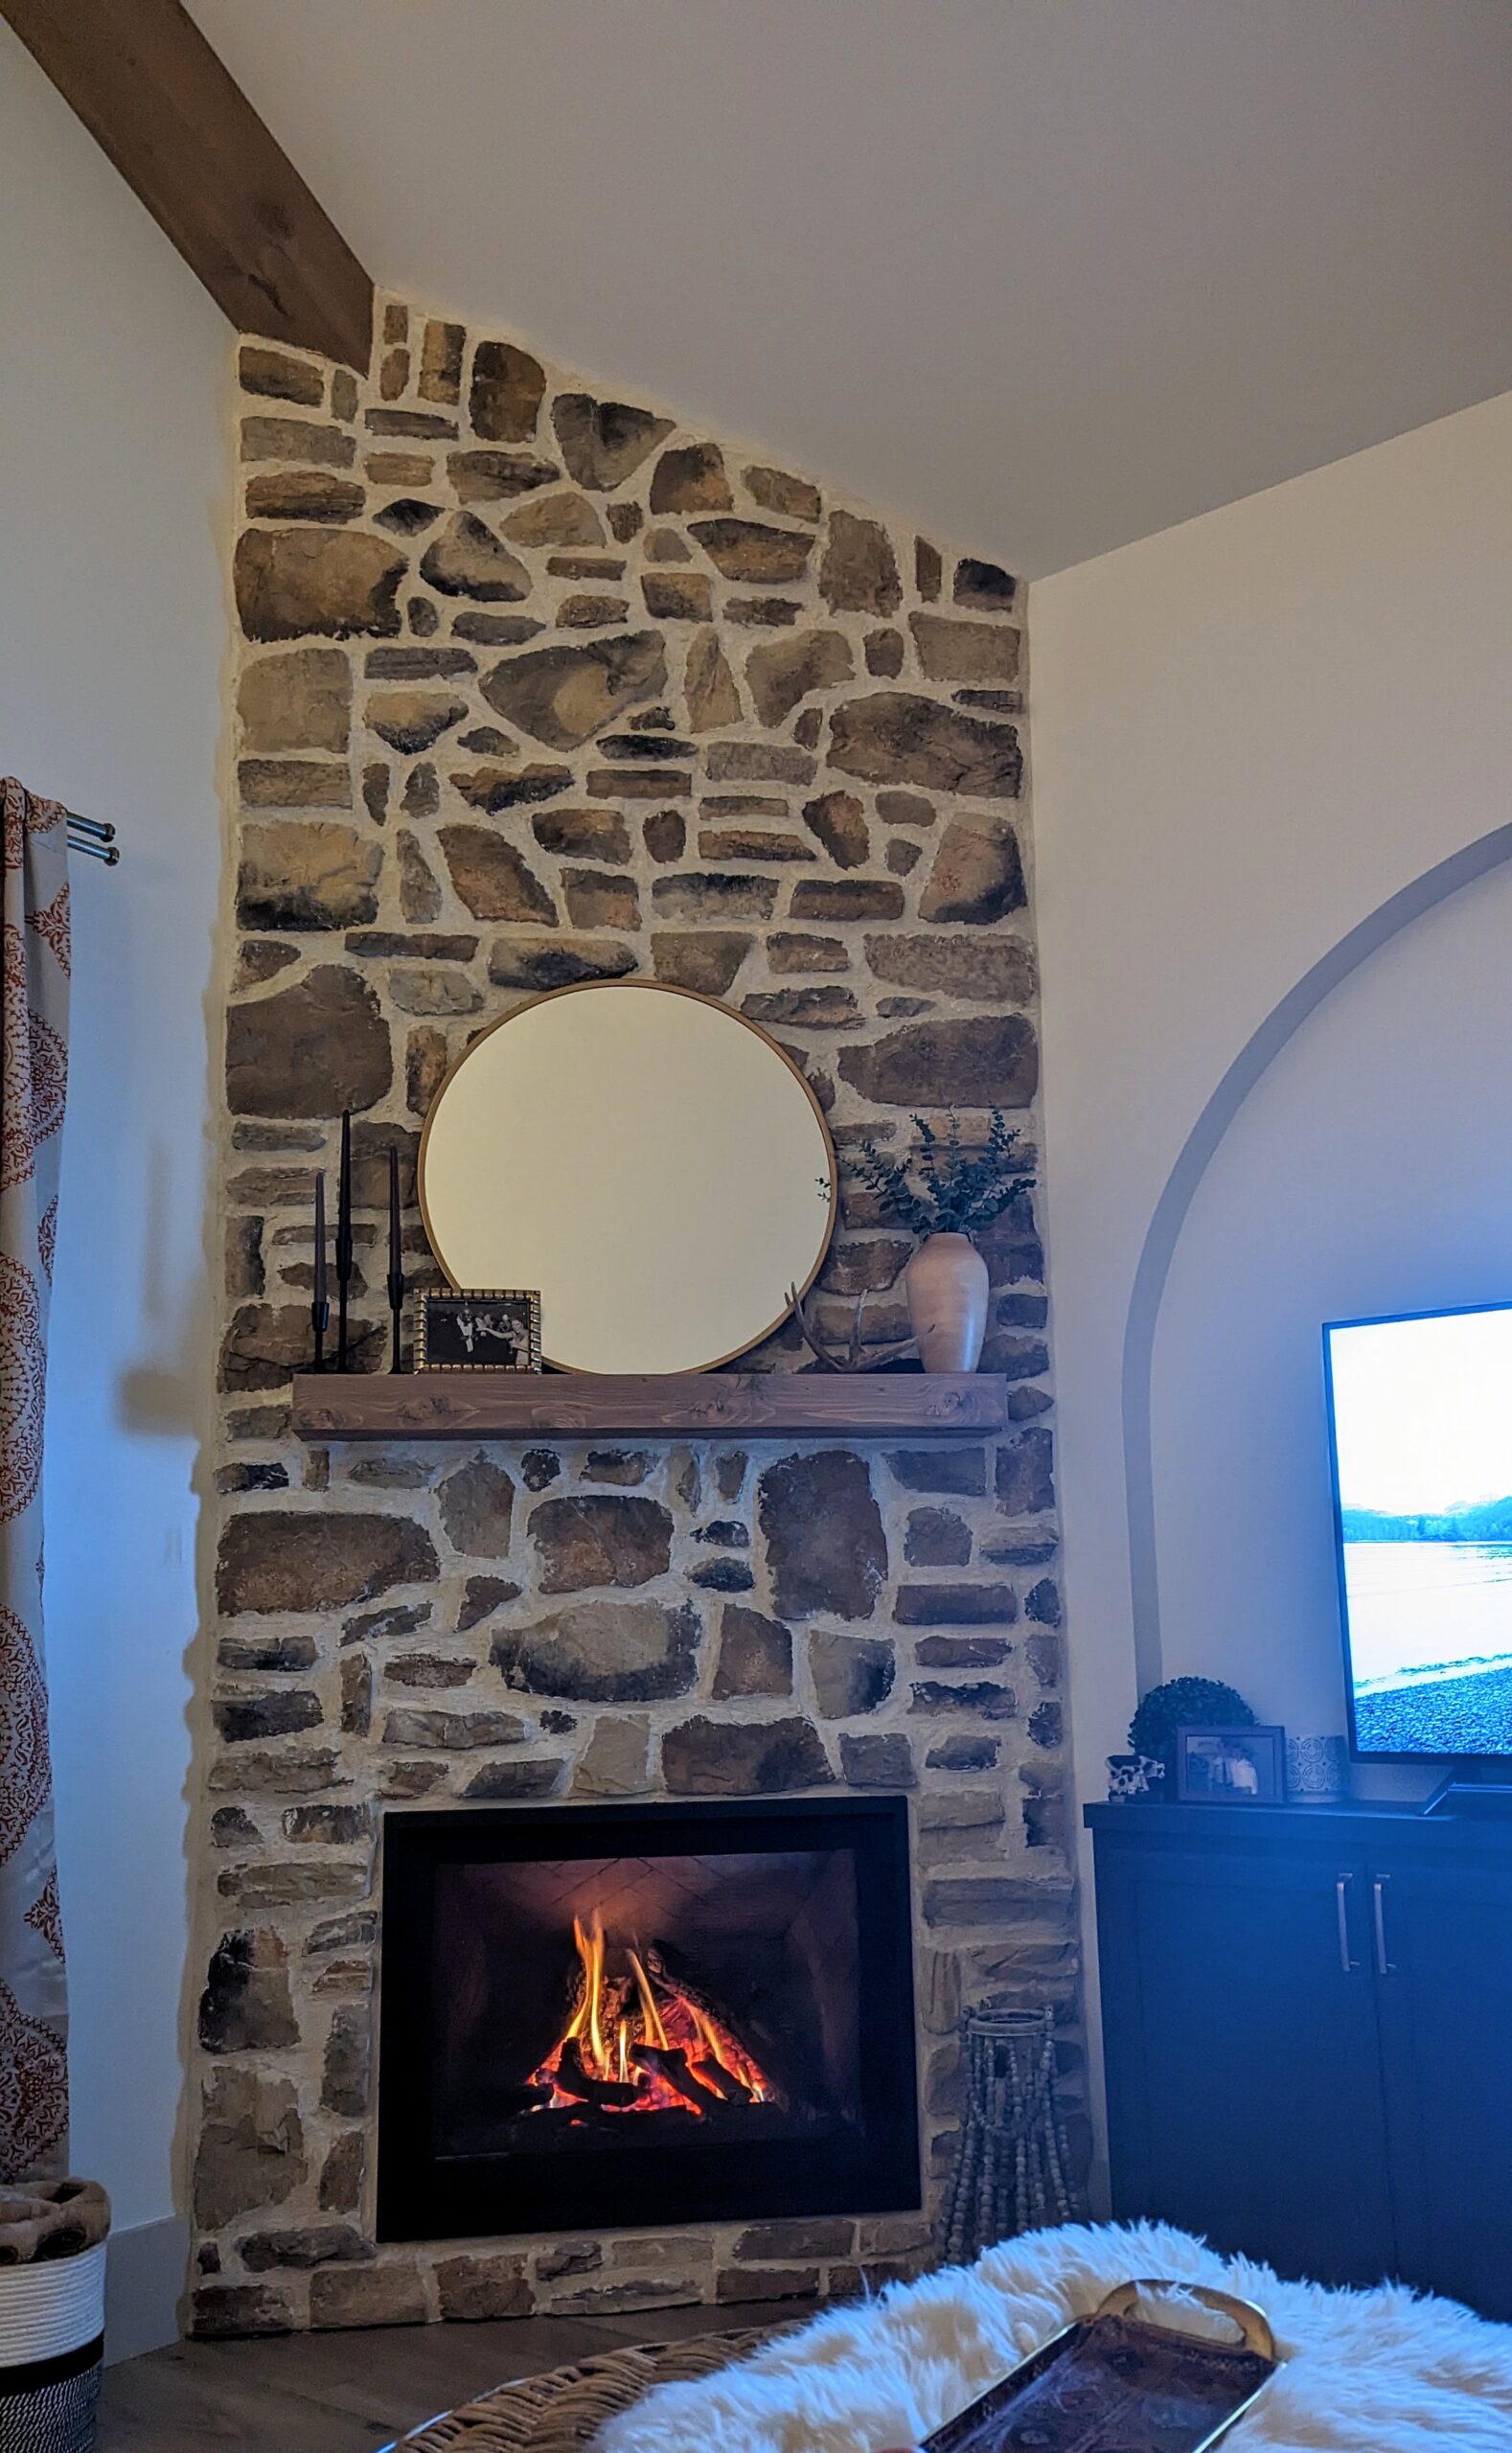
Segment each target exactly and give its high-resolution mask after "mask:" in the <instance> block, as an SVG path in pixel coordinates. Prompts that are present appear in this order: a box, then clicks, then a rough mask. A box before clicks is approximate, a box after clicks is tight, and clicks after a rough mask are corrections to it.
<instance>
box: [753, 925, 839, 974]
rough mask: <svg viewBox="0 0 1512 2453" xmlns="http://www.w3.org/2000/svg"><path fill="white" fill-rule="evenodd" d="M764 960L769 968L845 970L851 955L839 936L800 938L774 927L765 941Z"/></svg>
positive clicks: (781, 969) (776, 969) (778, 969)
mask: <svg viewBox="0 0 1512 2453" xmlns="http://www.w3.org/2000/svg"><path fill="white" fill-rule="evenodd" d="M767 961H768V963H769V964H770V965H771V968H772V970H773V971H849V969H850V967H851V958H850V955H849V953H848V952H847V951H846V948H845V942H844V940H843V938H840V937H800V936H793V935H790V933H789V932H788V931H787V930H786V929H783V928H777V929H774V930H773V932H772V934H771V935H770V936H769V937H768V938H767Z"/></svg>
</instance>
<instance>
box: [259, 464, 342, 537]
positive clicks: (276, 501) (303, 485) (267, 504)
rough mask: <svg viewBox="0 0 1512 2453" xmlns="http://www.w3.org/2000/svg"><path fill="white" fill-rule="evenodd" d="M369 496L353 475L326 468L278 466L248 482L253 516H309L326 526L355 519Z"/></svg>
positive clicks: (303, 517)
mask: <svg viewBox="0 0 1512 2453" xmlns="http://www.w3.org/2000/svg"><path fill="white" fill-rule="evenodd" d="M366 500H367V496H366V494H365V493H364V492H363V489H362V488H361V486H359V485H357V484H356V483H355V481H354V480H353V479H352V478H351V477H333V476H332V475H331V473H330V472H329V470H324V469H279V470H273V471H271V472H270V473H269V474H268V475H267V476H263V477H253V478H250V479H249V480H248V483H247V516H248V517H249V518H251V519H309V520H315V521H318V522H320V523H321V524H322V525H324V526H326V527H336V526H339V525H340V523H341V522H342V521H343V520H348V519H355V517H356V516H357V514H358V513H359V512H360V510H361V509H362V506H363V504H364V502H365V501H366Z"/></svg>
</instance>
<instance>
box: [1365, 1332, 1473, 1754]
mask: <svg viewBox="0 0 1512 2453" xmlns="http://www.w3.org/2000/svg"><path fill="white" fill-rule="evenodd" d="M1323 1345H1324V1357H1325V1363H1326V1366H1327V1379H1328V1394H1329V1420H1330V1428H1331V1433H1332V1440H1333V1458H1334V1506H1335V1517H1336V1523H1337V1527H1338V1538H1339V1576H1340V1595H1341V1599H1342V1607H1343V1619H1344V1668H1345V1679H1346V1685H1347V1687H1348V1693H1349V1708H1350V1716H1351V1734H1352V1741H1353V1745H1354V1749H1355V1752H1356V1754H1361V1755H1367V1756H1377V1757H1383V1756H1400V1755H1432V1756H1439V1755H1475V1754H1512V1304H1499V1305H1496V1306H1494V1307H1487V1308H1485V1309H1482V1310H1478V1311H1472V1312H1427V1313H1420V1314H1416V1315H1413V1316H1411V1317H1409V1318H1403V1319H1395V1320H1351V1321H1340V1322H1335V1323H1333V1324H1331V1325H1330V1326H1329V1327H1328V1328H1326V1329H1325V1330H1324V1332H1323Z"/></svg>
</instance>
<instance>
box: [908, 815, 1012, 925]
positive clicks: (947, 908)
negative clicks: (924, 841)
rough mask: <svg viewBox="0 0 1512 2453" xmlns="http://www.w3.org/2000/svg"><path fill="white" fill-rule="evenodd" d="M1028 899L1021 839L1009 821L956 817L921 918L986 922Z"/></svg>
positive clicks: (928, 888)
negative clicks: (1020, 847) (1020, 851)
mask: <svg viewBox="0 0 1512 2453" xmlns="http://www.w3.org/2000/svg"><path fill="white" fill-rule="evenodd" d="M1027 901H1028V896H1027V894H1026V893H1025V891H1024V883H1023V864H1022V862H1021V860H1020V859H1019V838H1018V837H1017V835H1016V834H1015V833H1014V830H1013V828H1012V827H1011V826H1010V824H1009V823H1008V820H1007V819H1006V818H1005V817H970V818H952V819H951V824H950V825H949V826H948V827H947V828H946V830H945V834H944V836H943V837H941V841H940V847H939V850H938V851H937V852H936V853H935V856H934V866H933V867H932V869H931V870H930V871H929V882H928V885H927V886H926V887H925V889H924V892H923V894H922V895H921V897H920V899H919V917H920V919H921V920H959V921H968V922H971V923H972V924H973V925H974V926H976V927H981V926H983V925H984V924H985V923H986V922H988V921H991V920H1002V919H1005V918H1006V916H1007V914H1008V913H1009V912H1010V911H1021V910H1022V909H1023V907H1024V905H1025V904H1026V903H1027Z"/></svg>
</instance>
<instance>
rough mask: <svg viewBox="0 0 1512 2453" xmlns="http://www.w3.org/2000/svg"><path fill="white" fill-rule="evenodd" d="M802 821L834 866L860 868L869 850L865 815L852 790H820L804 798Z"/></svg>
mask: <svg viewBox="0 0 1512 2453" xmlns="http://www.w3.org/2000/svg"><path fill="white" fill-rule="evenodd" d="M803 821H804V824H805V825H806V826H807V827H808V829H809V832H810V834H811V835H814V836H817V837H818V839H819V841H820V842H821V843H822V844H823V846H824V848H825V850H826V851H827V852H828V854H829V856H830V858H831V860H833V861H834V862H835V864H836V867H837V868H841V869H859V868H864V866H865V864H866V860H867V856H868V854H869V853H870V851H871V837H870V834H869V833H868V831H867V825H866V814H865V812H864V810H863V809H862V808H861V805H860V802H859V800H858V799H857V797H856V795H855V793H854V792H821V793H820V794H819V796H818V798H817V799H816V800H812V801H806V802H805V803H804V808H803Z"/></svg>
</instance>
